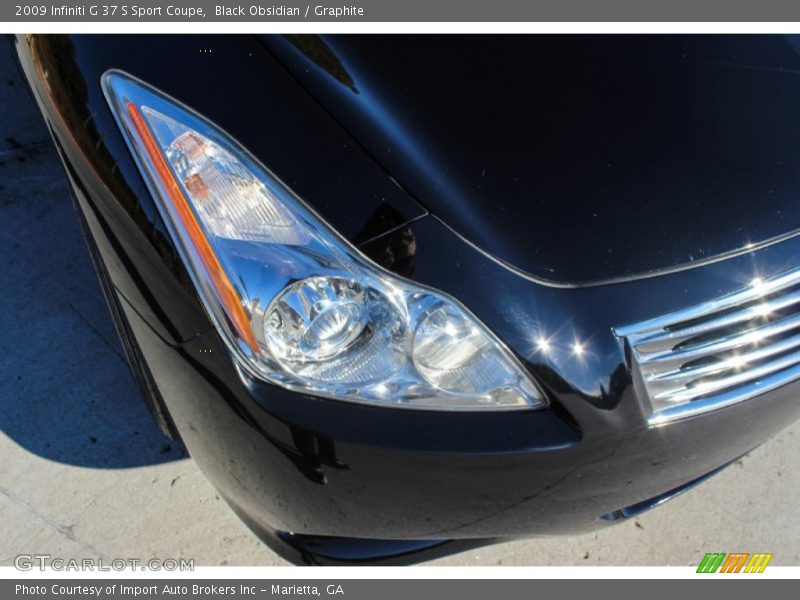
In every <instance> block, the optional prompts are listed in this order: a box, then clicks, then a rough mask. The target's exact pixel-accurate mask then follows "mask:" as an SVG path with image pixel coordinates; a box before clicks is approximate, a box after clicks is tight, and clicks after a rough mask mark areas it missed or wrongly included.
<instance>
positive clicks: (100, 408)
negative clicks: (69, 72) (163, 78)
mask: <svg viewBox="0 0 800 600" xmlns="http://www.w3.org/2000/svg"><path fill="white" fill-rule="evenodd" d="M0 113H2V114H0V117H2V118H1V119H0V382H1V383H0V431H2V432H3V433H5V434H6V435H7V436H8V437H9V438H11V439H12V440H13V441H14V442H15V443H16V444H18V445H20V446H22V447H23V448H25V449H26V450H28V451H30V452H33V453H35V454H37V455H39V456H42V457H44V458H47V459H50V460H54V461H58V462H62V463H68V464H72V465H78V466H83V467H95V468H125V467H137V466H142V465H150V464H156V463H161V462H165V461H170V460H176V459H179V458H185V457H186V454H185V452H184V451H183V449H182V448H181V447H180V445H179V444H175V443H172V442H170V440H168V439H167V438H166V437H164V436H163V435H162V434H161V432H160V431H159V429H158V428H157V426H156V425H155V423H154V421H153V419H152V418H151V416H150V413H149V412H148V410H147V408H146V405H145V403H144V401H143V400H142V398H141V396H140V394H139V390H138V389H137V387H136V384H135V382H134V379H133V376H132V375H131V372H130V370H129V367H128V364H127V362H126V359H125V356H124V352H123V350H122V347H121V345H120V342H119V339H118V337H117V334H116V331H115V330H114V326H113V324H112V321H111V317H110V316H109V313H108V310H107V308H106V305H105V301H104V299H103V297H102V293H101V291H100V285H99V283H98V281H97V278H96V276H95V273H94V269H93V267H92V264H91V261H90V258H89V254H88V251H87V249H86V246H85V244H84V241H83V239H82V236H81V232H80V228H79V225H78V220H77V218H76V215H75V213H74V209H73V207H72V201H71V199H70V197H69V192H68V189H67V183H66V180H65V178H64V174H63V172H62V169H61V165H60V163H59V161H58V158H57V156H56V154H55V150H54V149H53V146H52V144H51V142H50V140H49V138H48V136H47V131H46V129H45V126H44V124H43V122H42V118H41V116H40V115H39V114H38V112H37V110H36V108H35V106H34V104H33V101H32V99H31V96H30V94H29V92H28V90H27V89H26V88H25V84H24V83H23V81H22V80H21V78H20V75H19V72H18V69H17V66H16V64H14V63H13V61H12V55H11V52H10V48H8V47H6V44H5V43H0Z"/></svg>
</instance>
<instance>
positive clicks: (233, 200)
mask: <svg viewBox="0 0 800 600" xmlns="http://www.w3.org/2000/svg"><path fill="white" fill-rule="evenodd" d="M103 88H104V91H105V93H106V97H107V99H108V101H109V104H110V106H111V108H112V111H113V112H114V115H115V117H116V119H117V122H118V124H119V126H120V128H121V130H122V132H123V134H124V136H125V139H126V141H127V143H128V145H129V147H130V148H131V150H132V152H133V154H134V156H135V158H136V162H137V164H138V166H139V168H140V170H141V171H142V174H143V175H144V177H145V179H146V181H147V183H148V186H149V188H150V191H151V193H152V194H153V196H154V198H155V200H156V204H157V205H158V208H159V211H160V212H161V214H162V216H163V218H164V221H165V222H166V223H167V226H168V229H169V231H170V234H171V236H172V237H173V241H174V242H175V243H176V246H177V247H178V248H179V251H180V253H181V256H182V258H183V260H184V261H185V262H186V265H187V267H188V270H189V272H190V273H191V275H192V278H193V281H194V283H195V285H196V287H197V289H198V292H199V294H200V296H201V298H202V300H203V303H204V306H205V308H206V310H207V311H208V313H209V316H210V317H211V319H212V321H213V323H214V324H215V326H216V327H217V329H218V330H219V332H220V333H221V335H222V338H223V339H224V340H225V342H226V344H227V346H228V347H229V348H230V350H231V352H232V353H233V355H234V357H235V358H236V360H237V363H238V364H239V366H240V367H241V368H243V369H244V370H246V371H247V372H248V373H249V374H250V375H252V376H254V377H257V378H260V379H263V380H266V381H269V382H271V383H274V384H277V385H280V386H284V387H287V388H289V389H292V390H296V391H301V392H308V393H311V394H315V395H321V396H325V397H330V398H335V399H339V400H345V401H351V402H361V403H368V404H376V405H383V406H391V407H398V408H418V409H437V410H480V409H484V410H486V409H488V410H498V409H526V408H536V407H542V406H545V404H546V401H545V399H544V395H543V394H542V393H541V391H540V389H539V387H538V386H537V385H536V384H535V383H534V382H533V380H532V379H531V378H530V376H529V374H528V373H527V371H526V370H525V369H524V368H523V367H522V365H521V364H520V363H519V361H518V360H517V359H516V358H515V356H514V355H513V354H512V353H511V352H510V351H509V350H508V349H507V348H506V347H505V346H504V345H503V344H502V343H501V342H500V341H499V340H498V339H497V337H496V336H494V335H493V334H492V332H490V331H489V330H488V329H487V328H486V327H485V326H484V325H483V324H482V323H481V322H480V321H479V320H478V319H477V318H476V317H475V316H474V315H472V314H471V313H470V312H469V311H468V310H467V309H466V308H465V307H464V306H462V305H461V304H460V303H459V302H458V301H456V300H455V299H453V298H451V297H450V296H448V295H446V294H444V293H442V292H439V291H436V290H433V289H431V288H429V287H426V286H422V285H419V284H417V283H413V282H411V281H408V280H406V279H403V278H401V277H398V276H397V275H394V274H392V273H389V272H387V271H386V270H384V269H382V268H380V267H379V266H377V265H375V264H374V263H372V262H371V261H370V260H369V259H367V258H366V257H364V256H363V255H362V254H360V253H359V252H358V251H357V250H356V249H355V248H354V247H353V246H352V245H351V244H350V243H348V242H347V241H346V240H344V239H343V238H342V237H341V236H339V235H338V234H337V233H336V232H335V231H334V230H333V229H332V228H331V227H330V226H329V225H328V224H327V223H325V221H324V220H323V219H322V218H321V217H320V216H319V215H317V214H315V213H314V212H313V211H312V210H311V209H310V208H309V207H308V206H306V205H305V204H304V203H303V202H302V201H301V200H300V199H299V198H298V197H297V196H296V195H295V194H293V193H292V191H291V190H290V189H289V188H288V187H287V186H286V185H284V184H283V183H282V182H281V181H280V180H279V179H278V178H277V177H275V176H274V175H273V174H272V173H271V172H270V171H269V170H268V169H267V168H265V167H264V166H263V165H261V164H259V163H258V161H257V160H256V159H254V158H253V157H252V156H251V155H250V154H249V153H248V152H247V151H246V150H244V149H243V148H242V147H241V146H240V145H239V144H238V143H237V142H235V141H234V140H233V139H232V138H231V137H230V136H228V135H227V134H226V133H225V132H223V131H221V130H220V129H219V128H218V127H216V126H214V125H213V124H211V123H210V122H209V121H207V120H206V119H204V118H202V117H201V116H199V115H198V114H196V113H194V112H193V111H192V110H190V109H188V108H187V107H185V106H183V105H181V104H180V103H178V102H177V101H175V100H173V99H171V98H169V97H167V96H166V95H164V94H162V93H161V92H159V91H157V90H155V89H153V88H152V87H150V86H148V85H147V84H145V83H143V82H141V81H139V80H136V79H134V78H133V77H131V76H128V75H126V74H124V73H121V72H117V71H110V72H108V73H106V74H105V75H104V77H103Z"/></svg>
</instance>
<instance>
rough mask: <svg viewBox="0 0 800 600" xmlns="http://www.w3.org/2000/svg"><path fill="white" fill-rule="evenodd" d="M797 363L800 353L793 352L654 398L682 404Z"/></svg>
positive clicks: (799, 359) (799, 361)
mask: <svg viewBox="0 0 800 600" xmlns="http://www.w3.org/2000/svg"><path fill="white" fill-rule="evenodd" d="M798 363H800V351H797V352H793V353H792V354H788V355H786V356H784V357H782V358H780V359H778V360H774V361H771V362H768V363H766V364H764V365H761V366H760V367H755V368H753V369H748V370H746V371H741V372H739V373H737V374H735V375H731V376H729V377H723V378H720V379H713V380H711V381H708V382H705V383H700V384H698V385H695V386H693V387H689V388H686V389H685V391H683V392H678V393H674V392H671V393H669V394H666V393H663V392H662V393H661V394H657V395H656V396H655V398H656V399H661V398H664V397H668V399H669V401H670V402H683V401H686V400H691V399H692V398H697V397H699V396H706V395H708V394H711V393H713V392H718V391H720V390H724V389H727V388H730V387H733V386H735V385H737V384H739V383H744V382H746V381H752V380H754V379H758V378H759V377H761V376H763V375H771V374H772V373H776V372H778V371H782V370H783V369H787V368H789V367H791V366H794V365H796V364H798Z"/></svg>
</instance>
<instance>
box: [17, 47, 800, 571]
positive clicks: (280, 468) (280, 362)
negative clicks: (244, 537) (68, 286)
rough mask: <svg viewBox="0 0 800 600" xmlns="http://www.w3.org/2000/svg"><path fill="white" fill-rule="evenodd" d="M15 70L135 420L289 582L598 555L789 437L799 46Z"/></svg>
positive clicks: (312, 55) (326, 55)
mask: <svg viewBox="0 0 800 600" xmlns="http://www.w3.org/2000/svg"><path fill="white" fill-rule="evenodd" d="M15 44H16V50H17V53H18V56H19V60H20V63H21V65H22V68H23V70H24V73H25V76H26V78H27V80H28V82H29V83H30V86H31V89H32V90H33V93H34V96H35V98H36V101H37V102H38V104H39V107H40V109H41V111H42V114H43V115H44V118H45V120H46V122H47V125H48V127H49V128H50V131H51V133H52V137H53V140H54V143H55V145H56V148H57V150H58V152H59V154H60V156H61V159H62V160H63V164H64V168H65V171H66V174H67V177H68V179H69V182H70V185H71V188H72V191H73V194H74V198H75V202H76V205H77V207H78V211H77V213H78V215H79V218H80V220H81V223H82V225H83V228H84V231H85V233H86V240H87V243H88V246H89V249H90V251H91V254H92V256H93V258H94V262H95V265H96V268H97V272H98V275H99V278H100V281H101V283H102V286H103V289H104V291H105V294H106V297H107V300H108V305H109V308H110V310H111V313H112V314H113V317H114V319H115V322H116V325H117V327H118V329H119V332H120V335H121V337H122V340H123V343H124V345H125V348H126V350H127V353H128V356H129V359H130V363H131V366H132V369H133V371H134V373H135V375H136V378H137V380H138V382H139V384H140V386H141V388H142V391H143V394H144V397H145V399H146V400H147V402H148V404H149V406H150V408H151V409H152V411H153V413H154V415H155V417H156V419H157V421H158V423H159V424H160V426H161V427H162V428H163V429H164V431H166V432H167V433H168V434H169V435H171V436H172V437H173V438H175V439H180V440H181V441H182V442H183V444H185V446H186V448H187V449H188V451H189V452H190V454H191V455H192V457H193V458H194V460H195V461H196V462H197V464H198V465H199V466H200V467H201V469H203V471H204V472H205V474H206V475H207V476H208V478H209V479H210V480H211V481H212V482H213V483H214V485H215V486H216V487H217V489H218V490H219V492H220V494H221V495H223V496H224V498H225V499H226V500H227V502H228V503H229V504H230V505H231V506H232V507H233V509H234V510H235V511H236V512H237V513H238V514H239V515H240V516H241V517H242V519H244V520H245V521H246V522H247V523H248V525H250V527H251V528H252V529H253V530H254V531H255V532H256V533H257V534H259V535H260V536H261V537H262V538H263V539H264V540H265V541H266V542H267V543H268V544H270V545H271V546H272V547H273V548H275V549H276V550H277V551H278V552H280V553H282V554H283V555H284V556H286V557H288V558H289V559H290V560H294V561H296V562H306V563H313V564H320V563H322V564H325V563H337V564H341V563H367V562H378V563H387V562H389V563H398V562H412V561H416V560H422V559H425V558H429V557H433V556H436V555H441V554H446V553H449V552H453V551H457V550H460V549H464V548H467V547H472V546H477V545H481V544H486V543H490V542H492V541H496V540H498V539H507V538H510V537H522V536H536V535H552V534H571V533H576V532H585V531H587V530H591V529H594V528H599V527H603V526H605V525H608V524H611V523H614V522H617V521H620V520H624V519H626V518H629V517H631V516H633V515H636V514H638V513H640V512H641V511H644V510H647V509H648V508H651V507H653V506H655V505H657V504H659V503H661V502H664V501H665V500H667V499H669V498H670V497H673V496H675V495H676V494H679V493H681V492H683V491H684V490H686V489H688V488H689V487H690V486H692V485H693V484H695V483H697V482H699V481H701V480H702V479H704V478H706V477H708V476H709V475H711V474H713V473H714V472H716V471H718V470H719V469H721V468H723V467H724V466H725V465H727V464H729V463H730V462H732V461H734V460H736V459H737V458H738V457H740V456H742V455H743V454H745V453H747V452H749V451H750V450H751V449H753V448H754V447H756V446H758V445H759V444H760V443H761V442H763V441H764V440H765V439H766V438H767V437H769V436H770V435H772V434H773V433H775V432H776V431H777V430H779V429H780V428H782V427H783V426H785V425H786V424H788V423H789V422H791V421H792V420H793V419H795V418H797V416H798V414H799V413H800V403H799V402H798V401H797V392H798V389H799V388H798V385H800V384H798V383H797V380H798V378H800V237H798V236H797V233H798V231H800V201H799V200H798V199H799V198H800V144H798V143H797V140H798V139H800V119H799V118H798V109H797V101H796V99H797V98H798V97H800V77H798V75H797V74H798V72H800V55H799V54H798V50H800V41H798V40H797V39H795V38H791V37H783V36H550V35H548V36H461V35H457V36H456V35H448V36H317V35H287V36H233V37H227V36H206V37H200V36H130V37H128V36H20V37H18V38H16V40H15ZM98 368H101V366H98ZM732 493H733V494H735V491H733V492H732Z"/></svg>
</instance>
